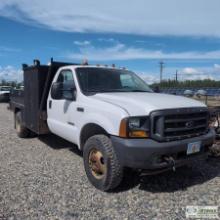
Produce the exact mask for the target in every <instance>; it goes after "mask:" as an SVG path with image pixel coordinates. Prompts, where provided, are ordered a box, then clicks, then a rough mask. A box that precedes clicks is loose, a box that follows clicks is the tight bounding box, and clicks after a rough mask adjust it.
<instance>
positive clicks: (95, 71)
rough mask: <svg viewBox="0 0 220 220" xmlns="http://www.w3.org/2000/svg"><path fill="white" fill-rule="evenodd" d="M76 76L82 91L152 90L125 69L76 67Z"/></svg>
mask: <svg viewBox="0 0 220 220" xmlns="http://www.w3.org/2000/svg"><path fill="white" fill-rule="evenodd" d="M76 74H77V78H78V81H79V84H80V88H81V90H82V92H83V93H100V92H152V90H151V89H150V88H149V86H148V85H147V84H146V83H145V82H144V81H143V80H142V79H140V78H139V77H138V76H137V75H136V74H134V73H133V72H130V71H127V70H118V69H104V68H91V67H90V68H89V67H88V68H77V69H76Z"/></svg>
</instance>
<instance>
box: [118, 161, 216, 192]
mask: <svg viewBox="0 0 220 220" xmlns="http://www.w3.org/2000/svg"><path fill="white" fill-rule="evenodd" d="M215 177H220V158H209V159H208V160H207V162H206V163H202V162H199V161H198V162H196V163H195V164H193V165H192V166H190V167H189V166H186V167H181V168H178V169H177V170H176V172H173V171H167V172H164V173H161V174H157V175H144V174H141V173H137V172H130V173H129V172H128V173H127V175H125V178H124V180H123V182H122V184H121V185H120V186H119V188H118V189H117V190H116V191H115V192H122V191H127V190H129V189H131V188H134V187H138V188H139V189H140V190H144V191H148V192H153V193H159V192H168V193H169V192H175V191H179V190H182V191H184V190H186V189H187V188H188V187H191V186H194V185H200V184H203V183H205V182H207V181H209V180H211V179H214V178H215Z"/></svg>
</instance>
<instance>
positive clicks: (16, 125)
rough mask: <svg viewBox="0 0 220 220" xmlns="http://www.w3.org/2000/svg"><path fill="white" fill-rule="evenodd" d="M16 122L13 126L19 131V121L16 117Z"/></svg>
mask: <svg viewBox="0 0 220 220" xmlns="http://www.w3.org/2000/svg"><path fill="white" fill-rule="evenodd" d="M15 121H16V123H15V128H16V131H17V132H20V130H21V123H20V120H19V119H18V118H16V120H15Z"/></svg>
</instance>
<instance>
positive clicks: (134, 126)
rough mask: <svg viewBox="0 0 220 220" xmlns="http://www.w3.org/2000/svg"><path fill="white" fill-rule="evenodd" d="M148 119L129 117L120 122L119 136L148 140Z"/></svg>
mask: <svg viewBox="0 0 220 220" xmlns="http://www.w3.org/2000/svg"><path fill="white" fill-rule="evenodd" d="M149 131H150V120H149V117H130V118H125V119H123V120H122V121H121V124H120V130H119V136H120V137H124V138H148V137H149Z"/></svg>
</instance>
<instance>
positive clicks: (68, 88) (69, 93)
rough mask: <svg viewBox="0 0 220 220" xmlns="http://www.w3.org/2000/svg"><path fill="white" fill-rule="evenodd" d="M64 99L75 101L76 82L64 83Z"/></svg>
mask: <svg viewBox="0 0 220 220" xmlns="http://www.w3.org/2000/svg"><path fill="white" fill-rule="evenodd" d="M62 93H63V99H66V100H69V101H75V100H76V87H75V85H74V83H71V82H70V83H65V84H63V89H62Z"/></svg>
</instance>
